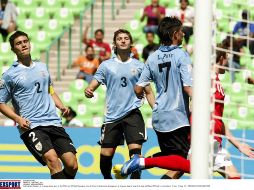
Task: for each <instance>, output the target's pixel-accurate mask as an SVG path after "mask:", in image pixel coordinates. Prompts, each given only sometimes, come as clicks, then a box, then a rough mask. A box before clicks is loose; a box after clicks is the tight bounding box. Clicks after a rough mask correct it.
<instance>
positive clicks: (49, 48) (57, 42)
mask: <svg viewBox="0 0 254 190" xmlns="http://www.w3.org/2000/svg"><path fill="white" fill-rule="evenodd" d="M94 3H95V0H91V1H90V3H89V4H88V5H86V7H85V9H84V10H83V11H82V12H80V15H79V18H80V47H79V49H80V53H82V34H83V33H82V29H83V17H84V14H85V12H86V11H87V10H88V9H91V15H92V16H91V26H92V28H91V30H93V7H94ZM66 32H68V42H69V43H68V46H69V47H68V66H67V67H68V68H70V67H71V64H72V26H68V27H66V28H65V29H64V30H63V32H62V33H61V34H60V35H59V36H58V37H56V38H55V39H54V40H53V41H52V42H51V44H50V45H49V46H48V48H47V50H46V64H47V66H48V65H49V54H50V50H51V48H52V46H53V45H55V44H56V46H57V77H56V80H61V65H60V62H61V56H60V53H61V52H60V51H61V49H60V42H61V39H62V37H63V35H64V34H65V33H66Z"/></svg>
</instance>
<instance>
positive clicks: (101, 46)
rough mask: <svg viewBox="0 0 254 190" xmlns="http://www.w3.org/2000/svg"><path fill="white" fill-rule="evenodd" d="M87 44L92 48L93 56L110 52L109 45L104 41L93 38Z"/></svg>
mask: <svg viewBox="0 0 254 190" xmlns="http://www.w3.org/2000/svg"><path fill="white" fill-rule="evenodd" d="M89 45H90V46H92V47H93V48H94V52H95V57H96V58H99V57H101V56H106V53H107V52H108V53H110V54H111V49H110V45H109V44H108V43H106V42H96V41H95V40H89Z"/></svg>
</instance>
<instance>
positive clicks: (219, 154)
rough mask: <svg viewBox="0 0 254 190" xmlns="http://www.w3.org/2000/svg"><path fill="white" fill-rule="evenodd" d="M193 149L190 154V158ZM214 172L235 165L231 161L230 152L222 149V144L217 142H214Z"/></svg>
mask: <svg viewBox="0 0 254 190" xmlns="http://www.w3.org/2000/svg"><path fill="white" fill-rule="evenodd" d="M190 155H191V149H190V150H189V152H188V158H190ZM213 155H214V156H213V171H218V170H219V169H220V168H222V167H227V166H232V165H233V163H232V161H231V159H230V155H229V152H228V151H227V150H226V149H224V148H222V147H221V145H220V143H219V142H218V141H216V140H214V142H213Z"/></svg>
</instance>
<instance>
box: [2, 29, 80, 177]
mask: <svg viewBox="0 0 254 190" xmlns="http://www.w3.org/2000/svg"><path fill="white" fill-rule="evenodd" d="M9 42H10V45H11V49H12V51H13V52H14V53H15V54H16V55H17V61H15V62H14V63H13V64H12V66H11V67H10V68H9V69H8V70H7V71H6V72H5V73H4V74H3V76H2V79H1V85H0V111H1V112H2V113H3V114H4V115H5V116H7V117H9V118H10V119H12V120H14V121H15V122H16V123H17V127H18V129H19V132H20V134H21V136H20V137H21V139H22V140H23V141H24V144H25V145H26V147H27V148H28V150H29V151H30V152H31V154H32V155H33V156H34V157H35V158H36V159H37V160H38V161H39V162H40V163H41V164H42V165H47V167H48V168H49V171H50V174H51V178H52V179H74V177H75V175H76V172H77V169H78V163H77V159H76V155H75V154H76V149H75V147H74V146H73V143H72V140H71V139H70V137H69V135H68V134H67V133H66V132H65V130H64V128H63V127H62V125H61V119H60V118H59V116H58V115H57V112H56V107H57V108H58V109H60V110H61V112H62V114H63V115H66V114H68V113H69V110H68V108H66V107H65V106H64V105H63V103H62V102H61V100H60V99H59V97H58V96H57V94H56V93H55V92H54V89H53V87H52V82H51V79H50V75H49V72H48V70H47V66H46V64H44V63H41V62H38V61H32V59H31V54H30V50H31V46H30V41H29V38H28V35H27V34H26V33H24V32H22V31H16V32H15V33H13V34H12V35H11V36H10V39H9ZM10 100H11V101H12V105H13V107H14V109H12V108H11V107H9V106H8V105H7V102H9V101H10ZM58 158H60V160H61V161H62V163H63V165H64V169H62V164H61V162H60V160H59V159H58Z"/></svg>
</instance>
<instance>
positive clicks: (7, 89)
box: [0, 75, 12, 103]
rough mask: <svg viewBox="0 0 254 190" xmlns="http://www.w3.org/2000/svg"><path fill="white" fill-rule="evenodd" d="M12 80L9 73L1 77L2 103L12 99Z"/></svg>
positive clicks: (0, 94)
mask: <svg viewBox="0 0 254 190" xmlns="http://www.w3.org/2000/svg"><path fill="white" fill-rule="evenodd" d="M11 86H12V82H11V79H10V77H9V76H8V75H3V77H2V79H0V103H7V102H8V101H10V100H11Z"/></svg>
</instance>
